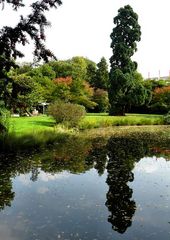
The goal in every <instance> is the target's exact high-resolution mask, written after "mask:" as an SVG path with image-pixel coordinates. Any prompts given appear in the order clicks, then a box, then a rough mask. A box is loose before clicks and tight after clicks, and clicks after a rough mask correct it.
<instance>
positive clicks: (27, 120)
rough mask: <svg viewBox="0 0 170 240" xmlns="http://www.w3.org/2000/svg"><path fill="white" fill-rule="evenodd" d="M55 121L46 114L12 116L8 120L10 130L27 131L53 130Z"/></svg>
mask: <svg viewBox="0 0 170 240" xmlns="http://www.w3.org/2000/svg"><path fill="white" fill-rule="evenodd" d="M54 126H55V121H54V120H53V119H52V118H51V117H48V116H36V117H13V118H11V120H10V132H14V133H29V132H34V131H35V132H37V131H44V130H53V128H54Z"/></svg>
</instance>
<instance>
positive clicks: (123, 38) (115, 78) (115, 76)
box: [109, 5, 143, 115]
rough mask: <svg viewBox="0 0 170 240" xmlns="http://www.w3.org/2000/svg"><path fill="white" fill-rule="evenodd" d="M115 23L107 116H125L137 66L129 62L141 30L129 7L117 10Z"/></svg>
mask: <svg viewBox="0 0 170 240" xmlns="http://www.w3.org/2000/svg"><path fill="white" fill-rule="evenodd" d="M114 24H115V27H114V28H113V32H112V33H111V39H112V43H111V48H112V51H113V55H112V57H111V58H110V63H111V70H110V77H109V101H110V115H124V114H125V111H126V107H127V106H128V105H129V104H131V99H132V96H133V94H134V93H133V89H135V86H136V83H135V81H134V79H135V78H134V73H135V72H136V69H137V63H136V62H134V61H132V60H131V57H132V56H133V54H134V53H135V51H136V50H137V42H138V41H140V36H141V31H140V26H139V24H138V15H137V14H136V13H135V12H134V11H133V9H132V7H131V6H129V5H127V6H125V7H123V8H120V9H119V10H118V15H117V16H116V17H115V18H114ZM141 93H143V91H142V92H141Z"/></svg>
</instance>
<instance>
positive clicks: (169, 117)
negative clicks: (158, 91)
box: [164, 112, 170, 125]
mask: <svg viewBox="0 0 170 240" xmlns="http://www.w3.org/2000/svg"><path fill="white" fill-rule="evenodd" d="M164 124H166V125H170V112H168V113H167V114H166V115H164Z"/></svg>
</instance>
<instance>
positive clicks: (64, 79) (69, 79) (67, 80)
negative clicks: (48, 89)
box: [53, 76, 73, 86]
mask: <svg viewBox="0 0 170 240" xmlns="http://www.w3.org/2000/svg"><path fill="white" fill-rule="evenodd" d="M53 82H54V83H55V84H65V85H67V86H69V85H71V84H72V82H73V79H72V77H69V76H68V77H59V78H55V79H54V80H53Z"/></svg>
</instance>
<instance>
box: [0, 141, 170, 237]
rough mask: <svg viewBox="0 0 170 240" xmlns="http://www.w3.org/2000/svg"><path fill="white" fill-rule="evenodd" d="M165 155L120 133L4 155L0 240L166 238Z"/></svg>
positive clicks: (168, 183) (168, 179) (168, 169)
mask: <svg viewBox="0 0 170 240" xmlns="http://www.w3.org/2000/svg"><path fill="white" fill-rule="evenodd" d="M169 160H170V157H169V150H168V149H167V147H166V148H162V147H161V148H159V147H157V148H155V147H154V148H152V147H148V146H146V144H143V142H141V141H137V140H136V139H135V140H134V139H118V138H117V139H110V140H109V141H108V142H105V141H103V140H102V139H98V140H95V141H92V142H87V141H84V140H80V139H74V140H73V139H72V140H71V141H69V140H68V141H67V142H66V143H62V144H59V145H58V146H56V148H55V149H53V150H50V151H44V152H43V153H39V154H35V155H34V156H29V157H28V156H27V157H23V156H22V157H21V156H15V157H10V158H6V159H4V158H2V159H1V161H0V240H53V239H54V240H55V239H61V240H76V239H77V240H78V239H79V240H86V239H87V240H104V239H108V240H113V239H116V240H119V239H126V240H143V239H149V240H152V239H153V240H159V239H163V240H169V239H170V161H169Z"/></svg>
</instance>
